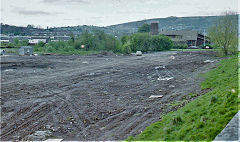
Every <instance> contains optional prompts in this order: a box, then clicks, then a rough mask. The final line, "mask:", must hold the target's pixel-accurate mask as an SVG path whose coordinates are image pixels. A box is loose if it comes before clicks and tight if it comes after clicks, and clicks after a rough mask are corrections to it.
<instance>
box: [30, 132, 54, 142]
mask: <svg viewBox="0 0 240 142" xmlns="http://www.w3.org/2000/svg"><path fill="white" fill-rule="evenodd" d="M51 135H52V133H51V132H50V131H49V130H47V131H36V132H35V133H33V134H32V135H29V136H27V140H30V141H42V140H46V139H47V137H49V136H51Z"/></svg>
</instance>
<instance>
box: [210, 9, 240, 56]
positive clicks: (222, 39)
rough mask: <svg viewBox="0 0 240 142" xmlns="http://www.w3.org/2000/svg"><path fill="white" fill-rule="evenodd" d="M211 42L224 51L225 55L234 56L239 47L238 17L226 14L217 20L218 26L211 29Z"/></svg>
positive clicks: (230, 13) (231, 13) (232, 13)
mask: <svg viewBox="0 0 240 142" xmlns="http://www.w3.org/2000/svg"><path fill="white" fill-rule="evenodd" d="M208 36H209V37H210V40H211V41H212V42H213V43H214V44H215V45H216V46H217V47H219V48H221V49H222V51H223V53H224V55H228V54H233V53H235V52H236V51H237V46H238V15H237V14H236V13H234V12H225V13H224V15H223V16H221V17H220V18H219V19H217V21H216V24H215V25H214V26H212V27H210V28H209V30H208Z"/></svg>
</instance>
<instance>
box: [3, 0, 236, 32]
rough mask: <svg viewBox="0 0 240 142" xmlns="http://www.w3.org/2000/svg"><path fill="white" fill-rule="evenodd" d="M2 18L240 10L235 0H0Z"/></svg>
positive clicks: (80, 20) (64, 22) (47, 20)
mask: <svg viewBox="0 0 240 142" xmlns="http://www.w3.org/2000/svg"><path fill="white" fill-rule="evenodd" d="M0 1H1V9H0V10H1V22H2V23H4V24H10V25H18V26H26V25H28V24H33V25H35V26H37V25H40V26H42V27H44V28H45V27H47V26H49V27H53V26H55V27H59V26H76V25H96V26H108V25H113V24H120V23H125V22H131V21H137V20H143V19H150V18H165V17H169V16H178V17H185V16H209V15H220V14H222V13H223V12H224V11H227V10H232V11H236V12H238V13H239V10H238V7H240V6H239V3H238V0H0Z"/></svg>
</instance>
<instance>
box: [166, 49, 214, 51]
mask: <svg viewBox="0 0 240 142" xmlns="http://www.w3.org/2000/svg"><path fill="white" fill-rule="evenodd" d="M213 50H215V49H170V51H213Z"/></svg>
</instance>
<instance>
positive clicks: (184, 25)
mask: <svg viewBox="0 0 240 142" xmlns="http://www.w3.org/2000/svg"><path fill="white" fill-rule="evenodd" d="M219 17H220V16H197V17H168V18H155V19H147V20H142V21H135V22H128V23H122V24H117V25H111V26H106V27H98V26H88V25H83V26H68V27H54V28H49V29H37V28H27V27H16V26H10V25H6V24H1V33H3V34H10V33H14V34H15V35H37V34H39V35H46V34H47V35H48V34H50V35H69V34H70V33H71V32H72V33H74V34H75V35H79V34H81V33H82V32H84V31H86V30H87V31H89V32H94V31H96V30H102V31H104V32H105V33H107V34H111V35H115V36H122V35H126V34H131V33H134V32H136V31H137V29H138V27H140V26H141V25H143V24H145V23H147V24H150V23H151V22H159V30H194V31H199V32H203V31H204V30H205V31H206V32H207V30H208V28H209V27H210V26H211V25H213V24H214V23H215V21H216V19H217V18H219ZM237 19H238V17H237V16H236V21H237ZM236 23H237V22H236Z"/></svg>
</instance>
